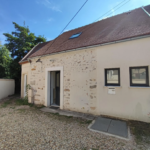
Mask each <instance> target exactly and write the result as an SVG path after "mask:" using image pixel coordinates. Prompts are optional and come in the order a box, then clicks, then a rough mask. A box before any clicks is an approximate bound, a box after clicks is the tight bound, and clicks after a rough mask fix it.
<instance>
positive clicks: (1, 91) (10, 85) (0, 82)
mask: <svg viewBox="0 0 150 150" xmlns="http://www.w3.org/2000/svg"><path fill="white" fill-rule="evenodd" d="M14 93H15V80H14V79H0V100H1V99H2V98H5V97H7V96H9V95H13V94H14Z"/></svg>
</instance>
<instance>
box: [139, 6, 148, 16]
mask: <svg viewBox="0 0 150 150" xmlns="http://www.w3.org/2000/svg"><path fill="white" fill-rule="evenodd" d="M141 8H142V9H143V11H144V12H145V13H146V14H147V15H148V16H149V17H150V14H149V13H148V11H146V10H145V9H144V7H143V6H142V7H141Z"/></svg>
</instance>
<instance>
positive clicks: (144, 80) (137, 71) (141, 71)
mask: <svg viewBox="0 0 150 150" xmlns="http://www.w3.org/2000/svg"><path fill="white" fill-rule="evenodd" d="M130 86H149V79H148V67H130Z"/></svg>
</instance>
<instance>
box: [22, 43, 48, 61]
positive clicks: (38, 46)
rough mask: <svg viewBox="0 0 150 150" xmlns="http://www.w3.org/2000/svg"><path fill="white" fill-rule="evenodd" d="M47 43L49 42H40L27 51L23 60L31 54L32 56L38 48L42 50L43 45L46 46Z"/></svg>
mask: <svg viewBox="0 0 150 150" xmlns="http://www.w3.org/2000/svg"><path fill="white" fill-rule="evenodd" d="M47 43H49V42H44V43H39V44H38V45H36V46H35V47H34V48H33V49H31V50H30V51H29V53H27V54H26V55H25V57H24V58H23V59H22V60H21V61H26V60H27V58H29V56H31V55H32V54H33V53H35V52H37V51H38V50H40V49H41V48H42V47H44V46H45V45H46V44H47Z"/></svg>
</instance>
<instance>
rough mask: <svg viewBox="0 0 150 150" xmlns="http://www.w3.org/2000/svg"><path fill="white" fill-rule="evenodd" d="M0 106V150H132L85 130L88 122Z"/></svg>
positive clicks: (132, 146) (126, 144)
mask: <svg viewBox="0 0 150 150" xmlns="http://www.w3.org/2000/svg"><path fill="white" fill-rule="evenodd" d="M1 106H2V105H1V104H0V150H9V149H11V150H90V149H91V150H132V149H135V150H136V149H138V148H137V147H136V144H135V142H133V141H130V142H127V141H124V140H121V139H117V138H114V137H110V136H106V135H103V134H100V133H95V132H92V131H90V130H89V129H88V125H89V121H86V120H83V119H80V118H72V117H66V116H59V115H58V114H51V113H44V112H41V111H40V110H39V109H38V108H35V107H29V106H16V105H14V104H8V105H7V106H4V107H1Z"/></svg>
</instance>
